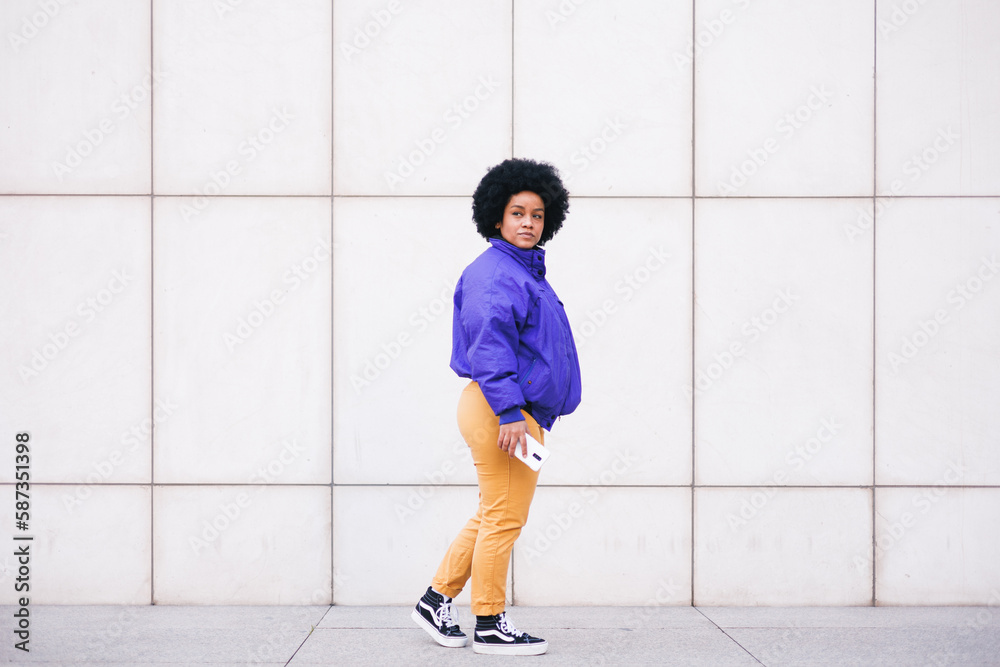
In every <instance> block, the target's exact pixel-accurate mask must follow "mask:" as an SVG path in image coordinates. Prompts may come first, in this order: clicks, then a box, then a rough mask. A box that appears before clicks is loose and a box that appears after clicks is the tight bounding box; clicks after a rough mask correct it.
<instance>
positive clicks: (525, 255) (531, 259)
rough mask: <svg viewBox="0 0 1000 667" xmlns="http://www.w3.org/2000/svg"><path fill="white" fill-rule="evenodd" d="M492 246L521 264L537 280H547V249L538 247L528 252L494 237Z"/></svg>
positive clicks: (491, 241) (491, 240)
mask: <svg viewBox="0 0 1000 667" xmlns="http://www.w3.org/2000/svg"><path fill="white" fill-rule="evenodd" d="M490 244H491V245H492V246H493V247H494V248H496V249H497V250H499V251H500V252H502V253H505V254H507V255H510V256H511V257H513V258H514V259H516V260H517V261H518V262H520V263H521V265H522V266H524V268H526V269H527V270H528V273H530V274H531V277H532V278H534V279H535V280H542V279H543V278H545V248H539V247H538V246H535V247H534V248H529V249H527V250H526V249H524V248H518V247H517V246H516V245H514V244H513V243H511V242H510V241H507V240H506V239H504V238H501V237H499V236H494V237H492V238H491V239H490Z"/></svg>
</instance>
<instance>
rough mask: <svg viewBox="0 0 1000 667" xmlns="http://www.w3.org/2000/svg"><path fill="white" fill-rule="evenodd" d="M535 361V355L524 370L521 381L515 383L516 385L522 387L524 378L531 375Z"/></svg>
mask: <svg viewBox="0 0 1000 667" xmlns="http://www.w3.org/2000/svg"><path fill="white" fill-rule="evenodd" d="M536 361H538V358H537V357H536V358H534V359H532V360H531V365H529V366H528V370H526V371H525V372H524V377H523V378H521V381H520V382H518V383H517V384H518V386H520V387H523V386H524V382H525V380H527V379H528V378H529V377H531V371H533V370H534V369H535V362H536Z"/></svg>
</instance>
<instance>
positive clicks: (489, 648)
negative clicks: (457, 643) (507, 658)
mask: <svg viewBox="0 0 1000 667" xmlns="http://www.w3.org/2000/svg"><path fill="white" fill-rule="evenodd" d="M472 650H473V652H475V653H482V654H485V655H541V654H543V653H545V652H546V651H548V650H549V643H548V642H538V643H537V644H521V645H520V646H507V645H503V644H481V643H479V642H472Z"/></svg>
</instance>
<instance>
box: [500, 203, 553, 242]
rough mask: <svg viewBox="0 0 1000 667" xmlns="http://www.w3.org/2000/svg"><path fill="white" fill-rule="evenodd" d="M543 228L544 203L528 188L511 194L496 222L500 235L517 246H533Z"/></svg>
mask: <svg viewBox="0 0 1000 667" xmlns="http://www.w3.org/2000/svg"><path fill="white" fill-rule="evenodd" d="M544 228H545V204H543V203H542V198H541V197H539V196H538V195H536V194H535V193H534V192H531V191H530V190H525V191H524V192H518V193H517V194H515V195H511V198H510V200H509V201H508V202H507V206H506V208H504V210H503V220H502V221H500V222H498V223H497V229H499V230H500V236H502V237H503V238H504V240H506V241H507V242H508V243H512V244H513V245H516V246H517V247H518V248H525V249H528V248H534V247H535V244H537V243H538V239H540V238H541V237H542V229H544Z"/></svg>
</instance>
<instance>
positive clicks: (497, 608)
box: [472, 602, 506, 616]
mask: <svg viewBox="0 0 1000 667" xmlns="http://www.w3.org/2000/svg"><path fill="white" fill-rule="evenodd" d="M505 608H506V604H505V603H503V602H501V603H500V604H493V605H476V604H474V605H472V614H473V616H496V615H497V614H499V613H500V612H502V611H503V610H504V609H505Z"/></svg>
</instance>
